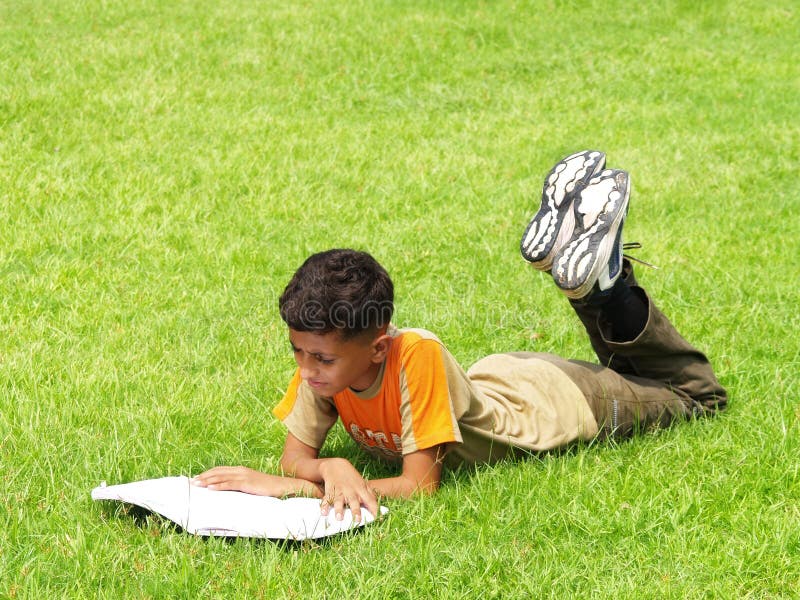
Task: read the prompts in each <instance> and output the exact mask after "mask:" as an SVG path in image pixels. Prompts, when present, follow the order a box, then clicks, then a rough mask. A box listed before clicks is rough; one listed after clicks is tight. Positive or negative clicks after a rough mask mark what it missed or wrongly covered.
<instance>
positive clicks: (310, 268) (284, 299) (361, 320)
mask: <svg viewBox="0 0 800 600" xmlns="http://www.w3.org/2000/svg"><path fill="white" fill-rule="evenodd" d="M278 307H279V309H280V313H281V318H282V319H283V320H284V322H285V323H286V324H287V325H288V326H289V327H291V328H292V329H294V330H296V331H312V332H315V333H320V334H324V333H329V332H331V331H338V332H339V333H340V335H341V338H342V339H343V340H348V339H351V338H354V337H356V336H359V335H361V334H365V333H371V334H374V333H375V332H376V331H378V330H379V329H380V328H381V327H383V326H385V325H387V324H388V323H389V321H390V320H391V318H392V314H393V313H394V285H393V284H392V280H391V278H390V277H389V274H388V273H387V272H386V270H385V269H384V268H383V267H382V266H381V265H380V264H379V263H378V261H376V260H375V259H374V258H372V256H370V255H369V254H367V253H366V252H360V251H358V250H349V249H341V248H337V249H333V250H326V251H325V252H319V253H317V254H312V255H311V256H309V257H308V258H307V259H306V260H305V262H304V263H303V264H302V265H301V266H300V268H299V269H297V271H295V273H294V275H293V276H292V279H291V280H290V281H289V284H288V285H287V286H286V289H285V290H284V291H283V294H281V297H280V300H279V302H278Z"/></svg>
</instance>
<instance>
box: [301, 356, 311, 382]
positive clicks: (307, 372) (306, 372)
mask: <svg viewBox="0 0 800 600" xmlns="http://www.w3.org/2000/svg"><path fill="white" fill-rule="evenodd" d="M297 366H298V367H300V377H301V378H302V379H310V378H311V376H312V375H313V374H314V369H312V368H311V367H310V366H309V364H308V361H307V360H304V359H299V358H298V359H297Z"/></svg>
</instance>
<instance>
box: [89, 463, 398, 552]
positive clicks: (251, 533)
mask: <svg viewBox="0 0 800 600" xmlns="http://www.w3.org/2000/svg"><path fill="white" fill-rule="evenodd" d="M92 499H93V500H119V501H121V502H127V503H129V504H135V505H136V506H141V507H142V508H146V509H147V510H150V511H152V512H154V513H158V514H160V515H162V516H164V517H166V518H167V519H169V520H170V521H173V522H174V523H177V524H178V525H180V526H181V527H182V528H183V529H184V530H186V531H188V532H189V533H192V534H195V535H203V536H211V535H215V536H227V537H257V538H270V539H274V540H304V539H316V538H321V537H326V536H329V535H334V534H337V533H341V532H343V531H348V530H350V529H353V528H356V527H360V526H363V525H365V524H367V523H371V522H372V521H374V520H375V517H374V515H372V514H370V512H369V511H368V510H366V509H365V508H362V509H361V523H355V522H354V521H353V516H352V514H351V513H350V509H346V510H345V511H344V518H343V519H342V520H341V521H338V520H337V519H336V517H335V515H334V514H333V511H331V512H330V514H328V516H322V515H321V514H320V501H319V500H316V499H313V498H286V499H280V498H272V497H270V496H254V495H252V494H245V493H243V492H227V491H215V490H209V489H207V488H202V487H197V486H194V485H192V484H191V483H190V481H189V478H188V477H185V476H180V477H163V478H161V479H147V480H144V481H135V482H133V483H123V484H120V485H109V486H107V485H105V482H103V484H102V485H101V486H100V487H96V488H94V489H93V490H92ZM380 512H381V514H386V513H387V512H388V509H387V508H385V507H383V506H382V507H381V509H380Z"/></svg>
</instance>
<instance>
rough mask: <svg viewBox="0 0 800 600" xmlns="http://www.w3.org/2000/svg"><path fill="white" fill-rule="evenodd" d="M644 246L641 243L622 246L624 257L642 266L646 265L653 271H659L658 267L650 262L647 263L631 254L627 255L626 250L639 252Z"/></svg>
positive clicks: (628, 243) (629, 243) (627, 243)
mask: <svg viewBox="0 0 800 600" xmlns="http://www.w3.org/2000/svg"><path fill="white" fill-rule="evenodd" d="M641 247H642V245H641V244H640V243H639V242H626V243H624V244H622V256H624V257H625V258H627V259H628V260H632V261H633V262H637V263H639V264H640V265H644V266H645V267H650V268H651V269H658V267H657V266H655V265H654V264H651V263H649V262H645V261H643V260H641V259H639V258H636V257H633V256H631V255H630V254H625V250H638V249H639V248H641Z"/></svg>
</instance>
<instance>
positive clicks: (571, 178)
mask: <svg viewBox="0 0 800 600" xmlns="http://www.w3.org/2000/svg"><path fill="white" fill-rule="evenodd" d="M605 164H606V155H605V154H604V153H602V152H600V151H597V150H584V151H582V152H576V153H575V154H571V155H570V156H568V157H566V158H564V159H563V160H561V161H559V162H558V163H556V165H555V166H554V167H553V168H552V169H551V170H550V172H549V173H548V174H547V177H545V178H544V186H543V189H542V205H541V207H540V208H539V212H537V213H536V215H535V216H534V217H533V218H532V219H531V221H530V223H528V226H527V228H526V229H525V233H524V234H523V235H522V241H521V242H520V252H522V256H523V258H525V260H527V261H528V262H530V263H532V264H533V266H534V267H536V268H537V269H540V270H542V271H548V270H550V267H551V266H552V264H553V257H554V256H555V254H556V253H557V252H558V251H559V249H560V248H561V246H563V245H564V243H565V242H566V241H567V240H568V239H569V238H570V237H572V232H573V228H574V222H573V217H572V210H571V208H572V207H571V204H572V202H571V201H572V199H573V198H574V196H575V194H577V193H579V192H580V191H581V190H582V189H583V187H584V186H585V185H586V184H587V183H588V182H589V180H590V179H591V178H592V177H594V175H595V174H596V173H598V172H599V171H602V170H603V168H604V167H605Z"/></svg>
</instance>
